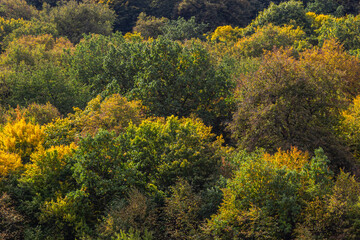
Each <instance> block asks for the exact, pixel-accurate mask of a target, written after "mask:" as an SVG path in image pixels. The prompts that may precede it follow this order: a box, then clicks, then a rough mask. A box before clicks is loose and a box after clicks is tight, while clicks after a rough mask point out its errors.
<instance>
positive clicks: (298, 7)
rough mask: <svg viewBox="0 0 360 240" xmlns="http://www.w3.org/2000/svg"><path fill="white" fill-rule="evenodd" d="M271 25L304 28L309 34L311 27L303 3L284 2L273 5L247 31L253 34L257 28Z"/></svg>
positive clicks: (260, 14)
mask: <svg viewBox="0 0 360 240" xmlns="http://www.w3.org/2000/svg"><path fill="white" fill-rule="evenodd" d="M269 23H272V24H273V25H276V26H283V25H293V26H294V27H300V28H302V29H303V30H304V31H305V32H309V29H310V26H311V25H310V20H309V18H308V17H307V16H306V11H305V8H304V6H303V4H302V2H300V1H294V0H291V1H288V2H282V3H280V4H278V5H277V4H274V3H271V4H270V6H269V7H268V8H267V9H265V10H264V11H261V12H260V13H259V14H258V16H257V17H256V18H255V19H254V20H253V21H252V22H251V24H250V25H249V26H247V31H248V32H250V33H252V32H253V31H254V30H255V28H256V27H259V26H260V27H261V26H265V25H268V24H269Z"/></svg>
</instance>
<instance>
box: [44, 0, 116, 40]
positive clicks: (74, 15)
mask: <svg viewBox="0 0 360 240" xmlns="http://www.w3.org/2000/svg"><path fill="white" fill-rule="evenodd" d="M44 18H45V19H44V20H47V21H50V22H52V23H54V24H55V25H56V29H57V31H58V33H59V35H61V36H66V37H68V38H69V40H70V41H71V42H73V43H78V42H79V41H80V39H81V38H82V34H88V33H98V34H104V35H108V34H110V33H111V31H112V25H113V23H114V20H115V14H114V12H113V11H112V10H110V9H109V7H108V6H107V5H104V4H97V3H95V2H93V1H90V0H87V1H84V2H81V3H77V2H76V1H75V0H71V1H68V2H64V4H62V5H59V6H57V7H54V8H51V9H50V10H49V12H48V16H45V17H44Z"/></svg>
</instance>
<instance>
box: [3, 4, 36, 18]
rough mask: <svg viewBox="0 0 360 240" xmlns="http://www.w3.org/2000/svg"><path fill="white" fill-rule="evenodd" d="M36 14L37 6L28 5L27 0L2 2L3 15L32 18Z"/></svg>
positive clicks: (5, 16)
mask: <svg viewBox="0 0 360 240" xmlns="http://www.w3.org/2000/svg"><path fill="white" fill-rule="evenodd" d="M36 15H37V10H36V8H34V7H33V6H30V5H28V4H27V2H26V1H25V0H2V1H1V3H0V16H1V17H4V18H7V19H10V18H13V19H20V18H22V19H24V20H30V19H31V18H32V17H34V16H36Z"/></svg>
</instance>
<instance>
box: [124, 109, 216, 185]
mask: <svg viewBox="0 0 360 240" xmlns="http://www.w3.org/2000/svg"><path fill="white" fill-rule="evenodd" d="M210 131H211V129H210V128H209V127H206V126H205V125H204V124H203V123H202V122H201V121H200V120H192V119H189V118H183V119H178V118H177V117H174V116H171V117H168V118H167V119H166V120H165V119H161V118H157V119H154V120H150V119H149V120H144V121H143V122H142V123H141V124H140V125H139V126H138V127H136V126H134V125H131V126H130V127H128V128H127V130H126V132H124V133H123V134H121V135H120V137H119V147H120V148H121V151H122V152H124V153H125V152H126V154H124V156H125V158H126V159H127V160H126V161H127V162H132V163H133V164H134V165H135V166H137V170H139V171H140V172H141V173H142V175H143V176H144V178H145V179H146V180H145V181H146V182H147V183H151V184H153V185H155V186H156V188H157V189H159V190H161V191H167V189H168V187H169V186H171V185H173V184H175V182H176V181H177V179H178V178H183V179H184V180H186V181H188V182H189V184H191V185H192V186H193V188H194V190H195V191H198V190H199V189H203V188H204V187H205V186H206V185H207V184H211V182H213V181H216V180H217V178H218V176H219V175H218V174H219V173H218V168H219V164H220V155H219V153H220V152H221V151H222V148H221V143H222V139H221V138H218V139H217V140H215V139H214V138H215V136H214V134H212V133H211V132H210Z"/></svg>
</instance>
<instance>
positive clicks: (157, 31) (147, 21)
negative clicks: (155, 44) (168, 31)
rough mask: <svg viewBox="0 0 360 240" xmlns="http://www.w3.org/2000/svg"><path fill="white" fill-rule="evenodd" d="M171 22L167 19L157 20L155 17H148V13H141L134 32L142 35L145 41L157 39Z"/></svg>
mask: <svg viewBox="0 0 360 240" xmlns="http://www.w3.org/2000/svg"><path fill="white" fill-rule="evenodd" d="M167 21H169V19H167V18H164V17H162V18H156V17H154V16H147V15H146V13H143V12H142V13H140V14H139V17H138V19H137V21H136V25H135V27H134V28H133V32H137V33H140V34H141V36H142V37H144V38H145V39H148V38H157V37H158V36H159V35H161V34H162V31H161V28H162V27H163V26H164V25H165V23H166V22H167Z"/></svg>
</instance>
